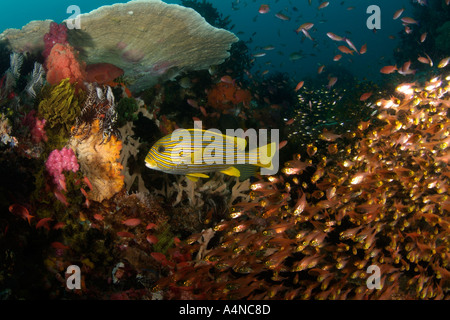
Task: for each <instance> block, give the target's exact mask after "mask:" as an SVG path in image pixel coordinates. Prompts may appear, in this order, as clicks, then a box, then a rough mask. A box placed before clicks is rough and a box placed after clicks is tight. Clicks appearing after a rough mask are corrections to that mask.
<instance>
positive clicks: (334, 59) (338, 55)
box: [333, 54, 342, 61]
mask: <svg viewBox="0 0 450 320" xmlns="http://www.w3.org/2000/svg"><path fill="white" fill-rule="evenodd" d="M341 58H342V54H337V55H335V56H334V58H333V61H339V60H341Z"/></svg>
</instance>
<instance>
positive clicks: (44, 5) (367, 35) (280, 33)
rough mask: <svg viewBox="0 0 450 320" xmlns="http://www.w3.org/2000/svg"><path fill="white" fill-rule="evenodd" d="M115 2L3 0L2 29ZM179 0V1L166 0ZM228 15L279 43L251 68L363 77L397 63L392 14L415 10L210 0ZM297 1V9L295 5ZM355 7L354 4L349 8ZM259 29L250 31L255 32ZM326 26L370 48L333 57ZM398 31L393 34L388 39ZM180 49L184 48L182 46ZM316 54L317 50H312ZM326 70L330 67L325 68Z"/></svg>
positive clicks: (259, 39)
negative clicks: (373, 21)
mask: <svg viewBox="0 0 450 320" xmlns="http://www.w3.org/2000/svg"><path fill="white" fill-rule="evenodd" d="M117 2H127V1H114V0H95V1H85V0H48V1H19V0H17V1H1V4H0V18H1V19H0V30H4V29H6V28H21V27H22V26H23V25H25V24H26V23H28V22H29V21H31V20H41V19H52V20H54V21H57V22H61V21H62V20H64V19H67V18H68V17H69V16H70V14H69V13H67V7H68V6H70V5H77V6H79V7H80V9H81V12H82V13H85V12H89V11H91V10H93V9H95V8H98V7H100V6H102V5H109V4H113V3H117ZM165 2H167V3H176V4H180V3H181V1H165ZM209 2H211V3H212V4H213V5H214V6H215V7H216V8H217V9H218V10H219V11H220V12H221V13H222V14H223V15H224V16H227V15H230V17H231V20H232V22H231V25H232V24H234V25H235V27H234V28H233V30H232V31H233V32H234V33H237V32H239V31H242V32H244V33H243V34H240V35H239V38H240V39H242V40H244V41H249V40H252V42H251V43H248V47H249V49H250V52H251V53H257V52H262V51H264V50H262V49H261V48H262V47H264V46H267V45H273V46H275V49H274V50H272V51H267V55H266V56H264V57H261V58H256V63H255V66H254V68H253V69H252V72H255V71H258V70H259V71H261V72H262V71H264V70H268V71H269V72H268V74H273V73H274V72H276V71H281V72H288V73H289V74H290V75H291V77H292V78H293V79H294V80H295V79H297V80H301V79H302V78H304V77H305V76H308V75H315V74H316V73H317V68H318V66H319V65H321V64H325V65H331V64H340V65H342V66H344V67H346V68H347V69H348V70H350V71H351V72H352V73H353V74H354V75H356V76H357V77H359V78H360V79H363V78H368V79H373V80H379V79H380V77H381V75H380V73H379V70H380V68H381V67H382V66H384V65H388V64H393V63H394V61H393V59H392V54H393V49H394V48H395V46H396V45H397V41H398V33H399V32H403V29H404V27H403V26H402V23H401V21H400V19H397V20H393V19H392V16H393V14H394V12H395V11H396V10H398V9H400V8H402V7H404V8H405V9H406V10H405V12H404V13H403V15H402V16H411V6H410V0H395V1H392V0H371V1H369V0H344V1H342V0H338V1H333V0H331V1H330V5H329V6H328V7H326V8H324V9H322V10H317V7H318V5H319V3H320V2H321V1H318V0H312V5H311V6H310V5H309V4H308V0H278V1H276V0H267V1H259V0H258V1H256V0H233V1H231V0H210V1H209ZM262 3H264V4H268V5H269V6H270V12H269V13H267V14H264V15H262V14H259V13H258V9H259V6H260V5H261V4H262ZM369 5H378V6H379V7H380V9H381V29H380V30H378V31H377V32H376V33H374V32H373V31H372V30H369V29H368V28H367V27H366V20H367V18H368V17H369V14H367V13H366V10H367V7H368V6H369ZM293 7H296V8H297V9H298V11H294V10H293ZM348 7H354V9H353V10H347V8H348ZM277 12H282V13H283V14H285V15H287V16H289V17H290V18H291V19H290V21H283V20H280V19H278V18H277V17H275V13H277ZM305 22H312V23H314V24H315V26H314V27H315V28H316V29H317V30H316V31H312V30H310V31H311V36H312V37H313V38H315V39H316V40H317V41H318V45H317V46H316V47H313V44H314V43H313V42H312V41H311V40H309V39H304V40H303V41H302V38H303V35H301V34H296V33H295V32H294V30H295V29H297V28H298V27H299V26H300V25H301V24H303V23H305ZM255 32H256V34H255V35H253V36H252V34H254V33H255ZM327 32H333V33H335V34H338V35H340V36H347V37H349V38H350V39H351V40H352V41H353V43H354V44H355V45H356V47H357V48H358V49H359V48H360V47H361V46H362V45H363V44H364V43H367V47H368V51H367V53H366V54H364V55H361V56H359V55H356V54H355V55H353V56H350V55H344V54H343V58H342V59H341V61H339V62H334V61H333V60H332V59H333V57H334V56H335V55H336V54H338V53H340V52H339V51H338V50H337V46H338V45H340V44H342V43H337V42H335V41H332V40H330V39H329V38H328V37H327V36H326V33H327ZM389 36H395V39H394V40H392V39H389ZM299 51H301V52H302V53H303V54H304V55H305V56H304V57H303V58H302V59H299V60H295V61H291V60H290V59H289V55H290V54H291V53H293V52H299ZM180 54H183V53H182V52H180ZM310 54H314V55H315V56H310ZM325 70H326V69H325Z"/></svg>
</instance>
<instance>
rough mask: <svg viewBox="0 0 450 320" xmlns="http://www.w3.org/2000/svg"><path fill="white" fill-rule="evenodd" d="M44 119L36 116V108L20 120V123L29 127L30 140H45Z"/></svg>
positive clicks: (36, 141)
mask: <svg viewBox="0 0 450 320" xmlns="http://www.w3.org/2000/svg"><path fill="white" fill-rule="evenodd" d="M45 122H46V120H45V119H42V120H41V119H38V118H37V117H36V110H31V111H30V112H29V113H28V114H27V115H26V116H25V117H24V118H23V120H22V124H23V125H25V126H28V127H29V128H30V133H31V140H32V141H33V142H34V143H40V142H41V141H44V142H47V140H48V137H47V134H46V133H45V130H44V127H45Z"/></svg>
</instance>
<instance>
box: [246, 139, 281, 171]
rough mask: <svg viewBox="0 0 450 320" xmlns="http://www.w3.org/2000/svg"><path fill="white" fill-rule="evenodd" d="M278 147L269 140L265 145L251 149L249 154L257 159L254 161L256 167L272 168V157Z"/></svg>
mask: <svg viewBox="0 0 450 320" xmlns="http://www.w3.org/2000/svg"><path fill="white" fill-rule="evenodd" d="M277 149H278V146H277V143H275V142H271V143H269V144H266V145H265V146H262V147H259V148H256V149H253V150H251V151H250V152H249V154H250V155H254V157H257V158H256V159H258V161H257V163H255V165H256V166H258V167H263V168H267V169H269V170H272V169H273V164H272V159H273V157H274V155H275V153H276V151H277Z"/></svg>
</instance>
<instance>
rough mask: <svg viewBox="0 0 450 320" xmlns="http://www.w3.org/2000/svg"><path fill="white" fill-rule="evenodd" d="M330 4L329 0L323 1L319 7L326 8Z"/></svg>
mask: <svg viewBox="0 0 450 320" xmlns="http://www.w3.org/2000/svg"><path fill="white" fill-rule="evenodd" d="M329 4H330V2H329V1H325V2H322V3H321V4H320V5H319V7H318V8H317V9H319V10H320V9H323V8H326V7H328V5H329Z"/></svg>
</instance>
